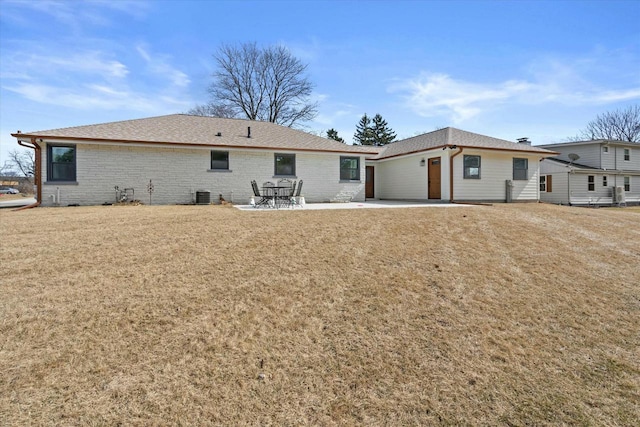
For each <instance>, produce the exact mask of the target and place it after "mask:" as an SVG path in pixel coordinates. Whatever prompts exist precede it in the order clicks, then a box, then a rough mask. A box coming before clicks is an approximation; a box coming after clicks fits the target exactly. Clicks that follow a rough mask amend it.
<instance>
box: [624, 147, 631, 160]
mask: <svg viewBox="0 0 640 427" xmlns="http://www.w3.org/2000/svg"><path fill="white" fill-rule="evenodd" d="M624 160H625V161H627V162H628V161H629V160H631V150H630V149H628V148H625V149H624Z"/></svg>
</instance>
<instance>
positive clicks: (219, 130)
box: [13, 114, 556, 159]
mask: <svg viewBox="0 0 640 427" xmlns="http://www.w3.org/2000/svg"><path fill="white" fill-rule="evenodd" d="M248 128H251V137H250V138H249V137H248ZM13 135H14V136H15V137H17V138H23V139H25V140H26V139H27V138H29V137H36V138H45V139H46V138H51V139H68V140H78V141H104V142H121V143H157V144H171V145H186V146H188V145H191V146H194V145H200V146H211V147H229V148H252V149H256V148H257V149H270V150H302V151H321V152H322V151H325V152H340V153H356V154H366V155H367V156H368V157H369V158H371V159H386V158H390V157H395V156H400V155H403V154H410V153H415V152H420V151H426V150H431V149H434V148H438V147H445V146H452V145H457V146H460V147H472V148H485V149H493V150H507V151H523V152H534V153H540V154H547V155H553V154H556V153H554V152H552V151H549V150H545V149H543V148H538V147H534V146H530V145H526V144H518V143H515V142H511V141H506V140H503V139H498V138H493V137H490V136H485V135H480V134H477V133H472V132H467V131H463V130H459V129H455V128H451V127H448V128H444V129H439V130H436V131H434V132H430V133H425V134H422V135H418V136H414V137H412V138H407V139H404V140H401V141H397V142H394V143H391V144H388V145H385V146H382V147H375V146H360V145H348V144H343V143H341V142H338V141H334V140H332V139H327V138H322V137H319V136H316V135H313V134H310V133H307V132H303V131H300V130H296V129H292V128H288V127H285V126H280V125H277V124H275V123H269V122H261V121H254V120H245V119H224V118H219V117H203V116H192V115H187V114H172V115H167V116H159V117H150V118H144V119H135V120H125V121H120V122H110V123H102V124H95V125H87V126H77V127H68V128H61V129H51V130H44V131H36V132H26V133H21V134H13Z"/></svg>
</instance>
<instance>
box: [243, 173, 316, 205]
mask: <svg viewBox="0 0 640 427" xmlns="http://www.w3.org/2000/svg"><path fill="white" fill-rule="evenodd" d="M251 188H252V189H253V196H254V197H252V198H251V202H250V203H251V206H253V207H254V208H259V207H264V208H272V209H280V208H282V207H290V208H294V207H296V206H299V207H303V206H304V198H303V197H302V196H300V193H301V191H302V180H300V182H298V183H297V185H296V181H293V182H291V180H289V179H281V180H279V181H278V185H275V184H274V183H273V182H271V181H267V182H265V183H263V184H262V193H261V192H260V189H259V187H258V183H257V182H256V181H255V180H253V181H251Z"/></svg>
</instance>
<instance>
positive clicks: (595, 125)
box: [571, 105, 640, 142]
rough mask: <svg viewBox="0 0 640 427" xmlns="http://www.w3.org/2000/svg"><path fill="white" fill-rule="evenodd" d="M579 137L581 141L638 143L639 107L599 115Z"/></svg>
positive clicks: (639, 134)
mask: <svg viewBox="0 0 640 427" xmlns="http://www.w3.org/2000/svg"><path fill="white" fill-rule="evenodd" d="M580 136H581V137H582V138H583V139H612V140H617V141H627V142H640V106H639V105H632V106H629V107H628V108H625V109H621V110H616V111H610V112H606V113H604V114H601V115H599V116H597V117H596V119H595V120H592V121H591V122H589V124H588V125H587V127H586V129H585V130H583V131H582V133H581V134H580ZM571 139H575V138H571Z"/></svg>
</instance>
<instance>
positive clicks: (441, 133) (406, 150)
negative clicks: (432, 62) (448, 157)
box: [374, 127, 557, 159]
mask: <svg viewBox="0 0 640 427" xmlns="http://www.w3.org/2000/svg"><path fill="white" fill-rule="evenodd" d="M453 145H456V146H458V147H465V148H483V149H490V150H503V151H522V152H528V153H538V154H542V155H547V156H553V155H556V154H557V153H555V152H553V151H549V150H546V149H544V148H539V147H535V146H531V145H527V144H519V143H516V142H511V141H507V140H504V139H498V138H493V137H490V136H485V135H480V134H477V133H473V132H467V131H464V130H460V129H456V128H452V127H447V128H444V129H439V130H436V131H433V132H429V133H425V134H422V135H418V136H414V137H412V138H407V139H403V140H401V141H396V142H393V143H391V144H388V145H385V146H384V147H383V150H382V151H381V152H380V153H379V154H378V155H377V156H375V157H374V158H375V159H386V158H389V157H396V156H401V155H404V154H411V153H417V152H421V151H426V150H432V149H435V148H441V147H447V146H453Z"/></svg>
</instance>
